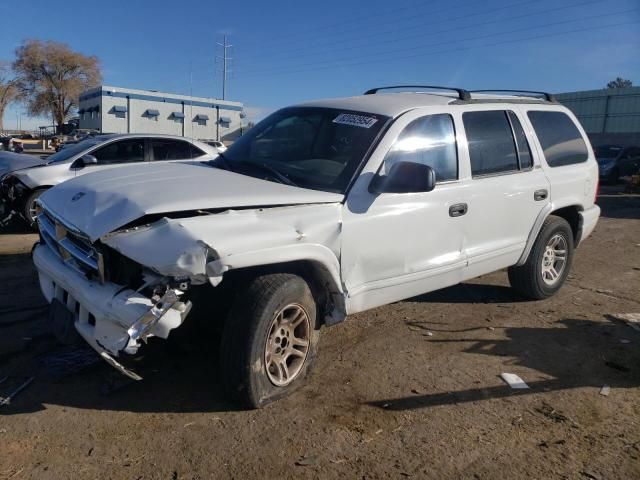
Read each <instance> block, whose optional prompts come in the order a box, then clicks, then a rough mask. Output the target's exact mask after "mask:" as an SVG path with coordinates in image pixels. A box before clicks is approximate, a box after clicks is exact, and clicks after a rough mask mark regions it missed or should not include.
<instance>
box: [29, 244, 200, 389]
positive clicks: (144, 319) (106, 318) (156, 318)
mask: <svg viewBox="0 0 640 480" xmlns="http://www.w3.org/2000/svg"><path fill="white" fill-rule="evenodd" d="M33 262H34V263H35V265H36V268H37V269H38V277H39V281H40V288H41V289H42V293H43V294H44V296H45V298H46V299H47V301H48V302H49V303H51V302H52V301H53V299H54V298H57V299H58V300H59V301H61V302H62V303H64V304H65V305H66V306H67V308H68V309H69V310H70V311H71V312H73V313H74V316H75V322H74V326H75V328H76V330H77V331H78V333H79V334H80V335H81V336H82V338H84V340H86V341H87V343H89V345H91V346H92V347H93V348H94V349H95V350H96V351H97V352H98V353H100V355H101V356H102V357H103V358H104V359H105V360H106V361H107V362H108V363H109V364H111V365H112V366H114V367H115V368H117V369H118V370H120V371H121V372H122V373H124V374H126V375H129V376H130V377H132V378H136V377H137V378H136V379H140V377H138V376H137V375H136V374H135V373H133V372H130V371H128V370H127V369H126V368H125V367H123V366H122V365H120V364H119V363H118V362H117V361H116V360H115V358H116V357H118V356H119V355H120V353H123V352H124V353H127V354H135V353H136V352H137V351H138V348H139V347H140V341H141V340H144V339H145V338H146V337H148V336H158V337H161V338H167V337H168V336H169V333H170V331H171V330H173V329H174V328H177V327H179V326H180V325H181V324H182V323H183V321H184V319H185V318H186V316H187V315H188V314H189V310H190V304H186V305H185V304H184V303H182V302H178V301H177V300H175V298H176V296H175V295H173V297H174V301H173V302H171V303H168V302H164V301H163V300H164V297H163V299H162V300H160V301H158V302H157V303H156V301H155V300H152V299H150V298H148V297H146V296H144V295H142V294H140V293H138V292H136V291H134V290H131V289H126V288H125V289H123V288H122V286H120V285H116V284H114V283H109V282H107V283H104V284H101V283H99V282H96V281H92V280H88V279H87V278H85V277H84V276H82V275H81V274H80V273H78V272H77V271H76V270H74V269H72V268H71V267H69V266H68V265H66V264H65V263H64V262H63V261H62V259H61V258H60V257H59V256H57V255H56V254H55V253H54V252H53V251H52V250H51V248H49V247H48V246H47V245H44V244H40V245H37V246H36V247H35V248H34V250H33Z"/></svg>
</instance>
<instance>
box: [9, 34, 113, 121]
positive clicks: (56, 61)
mask: <svg viewBox="0 0 640 480" xmlns="http://www.w3.org/2000/svg"><path fill="white" fill-rule="evenodd" d="M101 83H102V73H101V70H100V61H99V60H98V57H96V56H95V55H89V56H88V55H84V54H82V53H79V52H75V51H73V50H71V48H69V46H68V45H66V44H64V43H59V42H53V41H41V40H26V41H24V42H23V43H22V45H20V46H19V47H18V48H17V49H16V53H15V59H14V60H13V62H9V61H1V60H0V131H1V130H3V128H4V125H3V116H4V112H5V110H6V108H7V107H8V106H9V105H10V104H12V103H22V104H24V105H25V106H26V108H27V111H28V113H29V115H32V116H46V117H48V118H51V119H52V121H53V122H54V123H55V125H56V127H57V128H60V126H61V125H62V124H64V123H65V121H66V120H68V119H69V118H70V117H71V116H73V115H74V114H75V113H76V110H77V108H78V104H79V102H80V94H81V93H82V92H83V91H85V90H87V89H89V88H92V87H96V86H98V85H100V84H101Z"/></svg>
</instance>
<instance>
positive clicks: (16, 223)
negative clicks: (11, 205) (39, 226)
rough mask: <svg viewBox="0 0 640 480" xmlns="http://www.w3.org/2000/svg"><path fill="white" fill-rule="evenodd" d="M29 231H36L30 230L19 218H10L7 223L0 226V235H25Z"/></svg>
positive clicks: (29, 232)
mask: <svg viewBox="0 0 640 480" xmlns="http://www.w3.org/2000/svg"><path fill="white" fill-rule="evenodd" d="M31 233H34V234H35V233H36V232H35V231H33V230H31V229H30V228H29V227H28V226H27V224H26V223H25V222H24V221H22V220H20V219H19V218H17V219H16V218H12V219H11V220H10V221H9V224H8V225H5V226H0V236H1V235H27V234H31Z"/></svg>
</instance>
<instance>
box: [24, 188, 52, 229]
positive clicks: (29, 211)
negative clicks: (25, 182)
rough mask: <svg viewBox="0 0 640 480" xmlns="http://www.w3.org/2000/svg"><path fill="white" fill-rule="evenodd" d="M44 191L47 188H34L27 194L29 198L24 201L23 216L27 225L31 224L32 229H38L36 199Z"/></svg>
mask: <svg viewBox="0 0 640 480" xmlns="http://www.w3.org/2000/svg"><path fill="white" fill-rule="evenodd" d="M44 192H46V189H45V188H39V189H38V190H34V191H33V192H31V193H30V194H29V195H27V198H26V200H25V202H24V206H23V209H22V210H23V211H22V216H23V217H24V219H25V221H26V222H27V225H29V228H31V229H32V230H37V229H38V226H37V222H36V217H37V215H36V212H37V209H36V200H38V198H40V195H42V194H43V193H44Z"/></svg>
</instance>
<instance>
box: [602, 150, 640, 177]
mask: <svg viewBox="0 0 640 480" xmlns="http://www.w3.org/2000/svg"><path fill="white" fill-rule="evenodd" d="M594 153H595V155H596V159H597V160H598V167H599V168H600V178H601V179H603V180H607V181H609V182H613V183H616V182H617V181H618V180H619V179H620V177H625V176H630V175H636V174H638V173H640V147H622V146H620V145H600V146H599V147H595V149H594Z"/></svg>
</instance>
